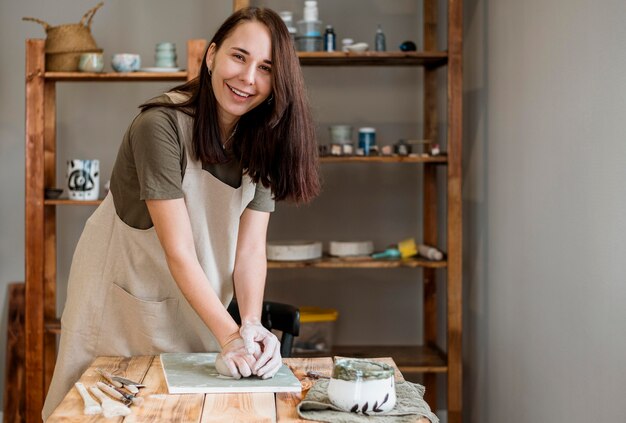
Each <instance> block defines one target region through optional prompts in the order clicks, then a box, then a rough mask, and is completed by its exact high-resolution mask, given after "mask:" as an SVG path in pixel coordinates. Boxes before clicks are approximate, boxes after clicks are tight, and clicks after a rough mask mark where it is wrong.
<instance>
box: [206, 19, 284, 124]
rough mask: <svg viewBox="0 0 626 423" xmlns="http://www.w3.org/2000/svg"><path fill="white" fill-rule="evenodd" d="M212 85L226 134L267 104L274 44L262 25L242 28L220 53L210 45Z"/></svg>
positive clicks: (233, 32) (209, 61) (248, 24)
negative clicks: (242, 117) (255, 109)
mask: <svg viewBox="0 0 626 423" xmlns="http://www.w3.org/2000/svg"><path fill="white" fill-rule="evenodd" d="M207 66H208V67H209V70H210V71H211V84H212V86H213V92H214V93H215V97H216V99H217V104H218V115H219V118H220V124H221V127H222V129H223V130H230V129H231V128H232V126H233V125H234V124H235V123H236V122H237V120H239V117H241V116H242V115H244V114H245V113H247V112H248V111H250V110H252V109H254V108H255V107H256V106H258V105H259V104H261V103H262V102H264V101H265V100H267V98H268V97H269V95H270V93H271V92H272V75H271V73H272V40H271V37H270V33H269V30H268V29H267V27H266V26H265V25H263V24H262V23H260V22H254V21H248V22H244V23H241V24H239V25H238V26H237V27H235V29H234V30H233V31H232V33H231V34H230V36H229V37H228V38H226V39H225V40H224V42H223V43H222V45H221V47H220V48H219V50H216V46H215V44H211V46H210V47H209V52H208V54H207Z"/></svg>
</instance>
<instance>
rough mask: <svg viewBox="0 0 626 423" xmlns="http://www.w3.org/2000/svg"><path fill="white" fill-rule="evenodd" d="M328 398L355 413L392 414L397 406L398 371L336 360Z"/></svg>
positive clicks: (370, 363) (371, 363) (352, 360)
mask: <svg viewBox="0 0 626 423" xmlns="http://www.w3.org/2000/svg"><path fill="white" fill-rule="evenodd" d="M328 399H329V400H330V402H332V403H333V405H335V406H336V407H339V408H340V409H342V410H344V411H350V412H352V413H364V414H370V415H372V414H376V413H384V412H386V411H390V410H392V409H393V407H394V406H395V405H396V387H395V371H394V369H393V367H391V366H389V365H388V364H385V363H381V362H377V361H370V360H361V359H355V358H342V359H337V360H336V361H335V365H334V367H333V375H332V377H331V379H330V381H329V382H328Z"/></svg>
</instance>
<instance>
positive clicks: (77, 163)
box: [67, 159, 100, 201]
mask: <svg viewBox="0 0 626 423" xmlns="http://www.w3.org/2000/svg"><path fill="white" fill-rule="evenodd" d="M99 191H100V161H98V160H80V159H74V160H68V161H67V192H68V197H69V199H70V200H84V201H89V200H97V199H98V194H99Z"/></svg>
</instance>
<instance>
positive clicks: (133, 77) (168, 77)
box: [44, 71, 187, 82]
mask: <svg viewBox="0 0 626 423" xmlns="http://www.w3.org/2000/svg"><path fill="white" fill-rule="evenodd" d="M44 78H45V79H46V80H50V81H58V82H71V81H77V82H81V81H84V82H89V81H95V82H112V81H129V82H134V81H154V82H159V81H185V80H186V79H187V72H185V71H181V72H99V73H96V72H46V73H45V74H44Z"/></svg>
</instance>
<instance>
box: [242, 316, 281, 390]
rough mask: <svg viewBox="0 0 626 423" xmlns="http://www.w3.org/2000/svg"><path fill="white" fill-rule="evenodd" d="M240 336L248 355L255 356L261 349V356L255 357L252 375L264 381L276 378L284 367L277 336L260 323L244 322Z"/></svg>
mask: <svg viewBox="0 0 626 423" xmlns="http://www.w3.org/2000/svg"><path fill="white" fill-rule="evenodd" d="M239 334H240V335H241V338H242V339H243V342H244V344H245V348H246V350H247V352H248V353H250V354H255V353H257V352H258V348H259V346H260V347H261V355H260V356H257V355H255V357H256V363H255V364H254V366H253V367H252V369H251V370H252V373H254V374H255V375H257V376H259V377H261V378H263V379H269V378H271V377H274V375H275V374H276V372H278V369H280V368H281V366H282V365H283V362H282V358H281V356H280V342H279V341H278V338H276V335H274V334H273V333H272V332H270V331H269V330H267V329H265V328H264V327H263V325H262V324H261V322H258V321H244V322H243V324H242V325H241V328H240V329H239Z"/></svg>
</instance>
